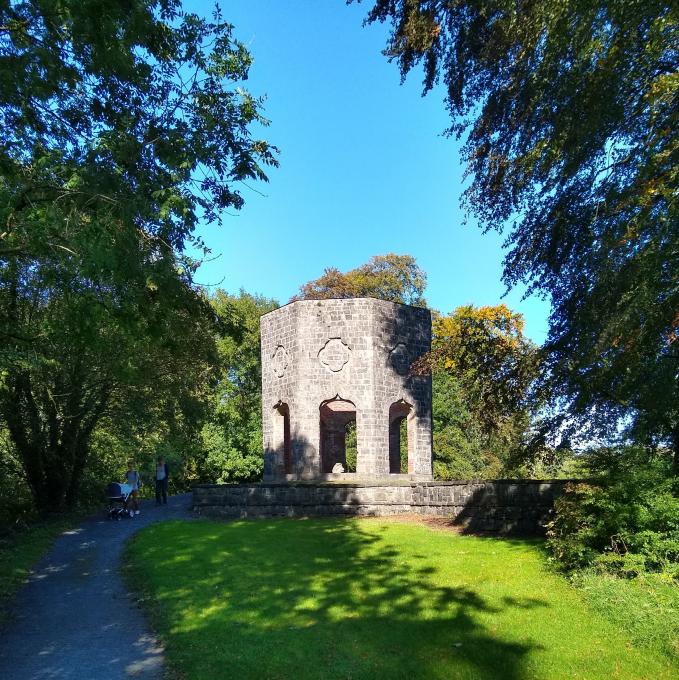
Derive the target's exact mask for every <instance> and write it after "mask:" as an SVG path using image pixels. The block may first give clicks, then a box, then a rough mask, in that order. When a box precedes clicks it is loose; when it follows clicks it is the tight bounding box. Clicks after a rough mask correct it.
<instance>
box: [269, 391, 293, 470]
mask: <svg viewBox="0 0 679 680" xmlns="http://www.w3.org/2000/svg"><path fill="white" fill-rule="evenodd" d="M273 448H274V451H275V452H276V453H275V455H276V471H277V473H278V475H291V474H292V445H291V443H290V409H289V407H288V405H287V404H285V403H283V402H282V401H279V402H278V403H277V404H276V405H275V406H274V417H273Z"/></svg>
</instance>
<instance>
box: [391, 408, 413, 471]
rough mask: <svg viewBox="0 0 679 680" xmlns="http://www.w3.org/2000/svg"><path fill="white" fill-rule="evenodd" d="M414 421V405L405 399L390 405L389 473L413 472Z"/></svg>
mask: <svg viewBox="0 0 679 680" xmlns="http://www.w3.org/2000/svg"><path fill="white" fill-rule="evenodd" d="M413 422H414V421H413V407H412V406H411V405H410V404H408V403H407V402H405V401H403V399H401V400H400V401H397V402H395V403H393V404H392V405H391V406H390V407H389V474H392V475H397V474H406V473H408V474H412V473H413V470H414V451H415V437H414V432H413Z"/></svg>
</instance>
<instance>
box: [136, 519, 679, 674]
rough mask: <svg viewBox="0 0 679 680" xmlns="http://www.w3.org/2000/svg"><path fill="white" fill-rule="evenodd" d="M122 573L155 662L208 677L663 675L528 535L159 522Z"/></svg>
mask: <svg viewBox="0 0 679 680" xmlns="http://www.w3.org/2000/svg"><path fill="white" fill-rule="evenodd" d="M126 560H127V563H128V567H127V572H128V574H129V576H130V579H131V582H132V583H133V584H134V585H135V587H136V588H138V589H139V590H140V591H141V592H142V594H143V595H142V597H143V598H144V600H143V601H144V602H145V603H146V606H147V608H148V610H149V612H150V613H151V616H152V619H153V622H154V625H155V626H156V629H157V630H158V632H159V633H160V635H161V637H162V639H163V640H164V642H165V644H166V647H167V658H168V661H169V663H170V664H171V666H172V667H173V668H174V669H175V670H177V671H178V672H179V673H180V674H181V676H182V677H185V678H187V680H190V679H192V678H195V679H200V680H210V679H211V678H223V677H236V678H296V679H297V678H299V679H307V678H308V679H315V678H319V679H320V678H328V677H337V678H354V679H357V678H366V679H368V678H370V679H379V678H389V680H393V679H394V678H446V679H447V680H450V679H454V678H466V679H472V678H473V679H480V680H485V679H488V680H490V679H491V678H492V679H494V680H495V679H497V678H502V679H504V680H519V679H520V678H536V679H537V678H539V679H540V680H549V679H552V678H587V679H588V680H595V679H597V678H612V677H614V678H621V679H624V678H635V679H637V678H649V679H650V678H653V679H661V678H674V677H676V675H677V672H679V667H678V666H676V665H672V662H671V661H670V660H669V659H668V658H667V657H664V656H663V655H660V654H657V653H655V652H653V651H652V650H647V649H637V648H635V647H634V646H633V645H632V643H631V641H630V639H629V638H628V637H627V636H625V634H624V633H622V632H621V631H620V630H619V629H618V628H616V627H615V626H614V625H613V624H612V623H610V622H608V621H606V620H605V618H604V617H602V616H600V615H598V614H597V613H595V612H594V611H593V610H592V609H591V608H590V607H588V605H587V604H586V603H585V601H584V599H583V598H582V597H581V596H580V595H579V594H578V592H577V591H576V590H575V589H574V588H573V587H572V586H570V584H569V583H568V582H567V581H566V580H565V579H563V578H562V577H560V576H558V575H556V574H553V573H551V572H550V571H549V569H548V567H547V566H546V564H545V560H544V558H543V555H542V552H541V549H540V547H539V544H538V543H536V542H535V541H529V540H518V539H512V540H501V539H492V538H480V537H473V536H459V535H456V534H452V533H448V532H441V531H432V530H430V529H428V528H426V527H423V526H419V525H414V524H399V523H394V522H385V521H380V520H304V521H299V520H298V521H294V520H265V521H239V522H233V523H229V524H225V523H217V522H210V521H199V522H167V523H163V524H158V525H154V526H152V527H149V528H148V529H145V530H144V531H142V532H141V533H140V534H138V535H137V536H135V537H134V538H133V539H132V541H131V543H130V544H129V546H128V549H127V555H126Z"/></svg>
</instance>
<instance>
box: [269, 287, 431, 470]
mask: <svg viewBox="0 0 679 680" xmlns="http://www.w3.org/2000/svg"><path fill="white" fill-rule="evenodd" d="M261 337H262V424H263V439H264V442H263V443H264V480H265V481H267V480H295V479H319V478H322V476H323V475H326V474H329V473H331V472H332V469H333V467H334V466H335V465H336V464H337V463H341V464H342V465H343V466H344V467H345V469H346V452H345V441H344V437H345V428H346V425H347V423H349V422H350V421H352V420H355V421H356V434H357V448H358V456H357V464H356V474H357V476H358V477H360V478H361V479H369V478H371V477H376V476H385V475H392V476H393V477H396V476H398V474H399V472H400V470H399V468H398V464H399V460H398V447H399V443H400V441H399V426H400V423H401V421H402V420H404V419H405V421H406V423H407V437H408V474H409V478H410V479H418V480H427V479H431V478H432V453H431V442H432V434H431V377H430V376H410V375H409V368H410V365H411V363H412V362H413V361H414V360H415V359H417V358H418V357H420V356H421V355H422V354H424V353H425V352H427V351H429V349H430V347H431V314H430V312H429V310H427V309H422V308H419V307H411V306H408V305H401V304H396V303H393V302H387V301H384V300H376V299H372V298H353V299H341V300H300V301H297V302H293V303H290V304H288V305H286V306H284V307H281V308H279V309H276V310H274V311H272V312H269V313H268V314H265V315H264V316H263V317H262V320H261Z"/></svg>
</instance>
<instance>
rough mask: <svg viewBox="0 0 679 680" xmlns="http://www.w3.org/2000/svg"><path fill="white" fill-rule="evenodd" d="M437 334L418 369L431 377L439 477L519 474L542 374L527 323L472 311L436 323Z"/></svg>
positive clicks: (501, 310) (501, 309) (495, 311)
mask: <svg viewBox="0 0 679 680" xmlns="http://www.w3.org/2000/svg"><path fill="white" fill-rule="evenodd" d="M433 335H434V337H433V341H432V351H431V353H430V354H429V355H428V356H426V357H423V359H422V360H421V361H419V362H418V363H417V364H416V366H415V368H414V370H417V371H421V370H431V371H432V374H433V417H434V421H433V424H434V451H435V460H434V475H435V477H436V478H437V479H473V478H492V477H498V476H501V475H502V474H508V473H512V474H517V472H518V470H517V469H516V461H517V460H522V459H523V458H524V455H523V454H524V450H525V448H526V442H527V439H528V429H529V425H530V413H531V409H533V408H535V405H534V402H533V399H532V398H533V395H532V392H531V388H532V385H533V383H534V381H535V380H536V378H537V376H538V370H539V362H538V355H537V348H536V347H535V345H533V343H531V342H530V340H528V339H527V338H526V337H525V336H524V335H523V318H522V317H521V315H520V314H515V313H513V312H511V311H510V310H509V309H508V308H507V307H506V306H505V305H498V306H496V307H474V306H472V305H467V306H464V307H458V308H457V309H456V310H454V311H453V312H452V313H451V314H449V315H448V316H443V317H442V316H437V317H436V318H435V319H434V324H433Z"/></svg>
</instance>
